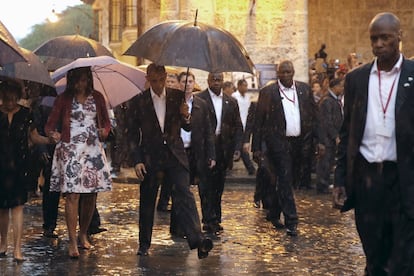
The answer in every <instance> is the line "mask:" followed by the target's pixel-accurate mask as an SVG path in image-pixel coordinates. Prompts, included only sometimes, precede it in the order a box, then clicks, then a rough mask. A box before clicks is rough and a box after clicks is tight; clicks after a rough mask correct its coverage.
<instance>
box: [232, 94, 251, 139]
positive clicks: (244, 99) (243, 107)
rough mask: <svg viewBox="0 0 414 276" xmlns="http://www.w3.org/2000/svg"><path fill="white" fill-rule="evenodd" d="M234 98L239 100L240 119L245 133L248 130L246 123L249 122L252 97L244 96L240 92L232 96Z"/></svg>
mask: <svg viewBox="0 0 414 276" xmlns="http://www.w3.org/2000/svg"><path fill="white" fill-rule="evenodd" d="M231 96H232V97H233V98H235V99H236V100H237V104H238V105H239V111H240V119H241V122H242V124H243V131H244V130H245V129H246V122H247V114H248V112H249V107H250V104H251V100H250V96H248V95H247V94H244V96H242V94H241V93H240V92H239V91H236V92H234V93H233V94H231Z"/></svg>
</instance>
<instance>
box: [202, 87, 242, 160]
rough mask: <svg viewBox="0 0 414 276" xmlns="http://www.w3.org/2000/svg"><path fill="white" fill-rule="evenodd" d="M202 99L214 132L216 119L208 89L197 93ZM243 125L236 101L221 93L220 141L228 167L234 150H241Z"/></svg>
mask: <svg viewBox="0 0 414 276" xmlns="http://www.w3.org/2000/svg"><path fill="white" fill-rule="evenodd" d="M197 96H199V97H200V98H202V99H203V100H204V101H205V102H206V103H207V107H208V110H209V117H210V122H211V126H212V128H213V131H215V130H216V126H217V119H216V112H215V110H214V105H213V102H212V100H211V97H210V94H209V91H208V89H206V90H204V91H201V92H199V93H197ZM242 133H243V125H242V123H241V119H240V112H239V106H238V104H237V101H236V99H234V98H233V97H230V96H228V95H226V94H225V93H223V109H222V114H221V139H222V143H223V150H224V159H225V160H224V161H225V164H226V165H229V164H230V162H231V160H233V154H234V151H235V150H240V149H241V143H242Z"/></svg>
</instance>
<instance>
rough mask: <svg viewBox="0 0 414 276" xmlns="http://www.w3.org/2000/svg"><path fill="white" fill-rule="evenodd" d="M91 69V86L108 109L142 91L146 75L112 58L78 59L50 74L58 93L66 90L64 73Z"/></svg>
mask: <svg viewBox="0 0 414 276" xmlns="http://www.w3.org/2000/svg"><path fill="white" fill-rule="evenodd" d="M88 66H90V67H91V70H92V75H93V85H94V88H95V89H96V90H98V91H99V92H101V93H102V94H103V95H104V97H105V99H106V102H107V104H108V107H109V108H113V107H115V106H117V105H119V104H121V103H123V102H126V101H128V100H129V99H131V98H132V97H133V96H135V95H137V94H139V93H141V91H143V90H144V87H145V82H146V73H145V72H144V71H142V70H140V69H138V68H136V67H133V66H132V65H129V64H127V63H124V62H120V61H118V60H116V59H114V58H112V57H107V56H100V57H91V58H79V59H77V60H75V61H73V62H71V63H69V64H67V65H65V66H63V67H61V68H59V69H57V70H56V71H55V72H54V73H53V74H52V79H53V80H54V81H55V84H56V89H57V92H58V93H62V92H63V91H64V90H65V88H66V73H67V72H68V71H69V70H71V69H75V68H79V67H88Z"/></svg>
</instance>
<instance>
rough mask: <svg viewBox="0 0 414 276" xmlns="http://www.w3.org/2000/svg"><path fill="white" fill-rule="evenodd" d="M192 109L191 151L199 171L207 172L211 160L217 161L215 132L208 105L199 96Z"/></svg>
mask: <svg viewBox="0 0 414 276" xmlns="http://www.w3.org/2000/svg"><path fill="white" fill-rule="evenodd" d="M193 99H194V100H193V107H192V109H191V150H192V153H193V154H194V158H195V160H196V162H197V170H198V171H199V172H200V171H203V170H206V169H207V167H208V164H209V160H215V159H216V150H215V146H214V130H213V128H212V127H211V122H210V117H209V113H208V107H207V103H206V102H205V101H204V100H203V99H202V98H200V97H198V96H197V95H194V97H193Z"/></svg>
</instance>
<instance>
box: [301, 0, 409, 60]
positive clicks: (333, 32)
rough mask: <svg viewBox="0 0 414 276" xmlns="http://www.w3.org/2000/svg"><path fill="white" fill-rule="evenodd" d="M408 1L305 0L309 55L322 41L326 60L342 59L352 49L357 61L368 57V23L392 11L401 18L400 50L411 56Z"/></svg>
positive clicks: (344, 58)
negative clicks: (381, 14) (306, 1)
mask: <svg viewBox="0 0 414 276" xmlns="http://www.w3.org/2000/svg"><path fill="white" fill-rule="evenodd" d="M412 7H413V2H412V1H411V0H348V1H343V0H308V9H309V26H308V29H309V54H310V57H313V55H314V53H316V52H317V51H318V50H319V48H320V45H321V44H322V43H326V46H327V47H326V52H327V53H328V59H339V60H340V62H341V63H345V62H346V57H347V55H348V54H349V53H351V52H356V53H357V54H358V56H359V57H360V61H361V62H368V61H370V60H372V58H373V55H372V52H371V45H370V40H369V34H368V25H369V23H370V21H371V19H372V18H373V17H374V16H375V15H376V14H377V13H379V12H393V13H395V14H396V15H397V16H398V17H399V18H400V20H401V28H402V30H403V38H402V48H401V49H402V52H403V53H404V55H405V56H407V57H411V56H413V55H414V9H413V8H412Z"/></svg>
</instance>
